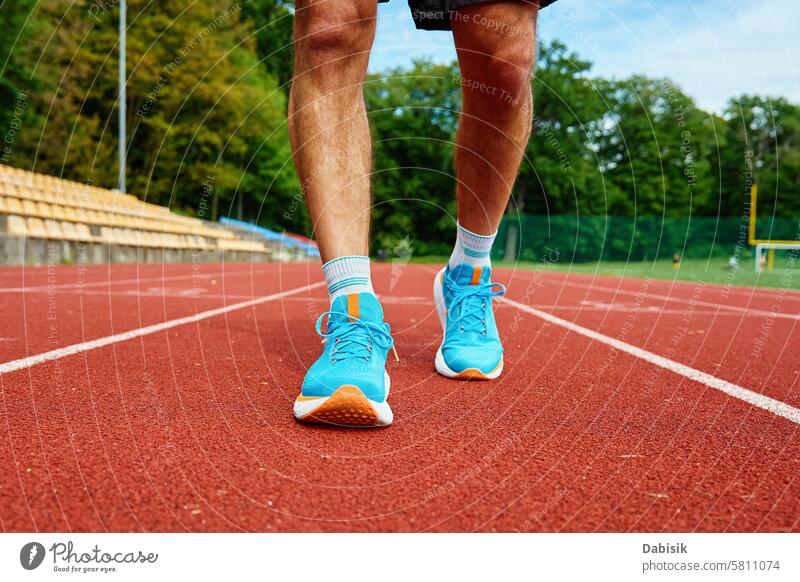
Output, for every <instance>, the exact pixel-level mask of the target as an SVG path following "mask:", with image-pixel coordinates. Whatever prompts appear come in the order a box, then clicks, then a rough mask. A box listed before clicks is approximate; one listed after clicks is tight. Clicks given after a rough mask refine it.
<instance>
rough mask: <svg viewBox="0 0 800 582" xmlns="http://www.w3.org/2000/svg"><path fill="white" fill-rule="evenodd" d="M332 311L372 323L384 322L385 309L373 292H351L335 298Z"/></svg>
mask: <svg viewBox="0 0 800 582" xmlns="http://www.w3.org/2000/svg"><path fill="white" fill-rule="evenodd" d="M331 311H333V312H334V313H343V314H347V315H349V316H351V317H357V318H358V319H361V320H363V321H369V322H372V323H381V322H383V309H381V304H380V302H379V301H378V298H377V297H375V296H374V295H373V294H372V293H350V294H348V295H340V296H339V297H337V298H336V299H334V300H333V304H332V305H331Z"/></svg>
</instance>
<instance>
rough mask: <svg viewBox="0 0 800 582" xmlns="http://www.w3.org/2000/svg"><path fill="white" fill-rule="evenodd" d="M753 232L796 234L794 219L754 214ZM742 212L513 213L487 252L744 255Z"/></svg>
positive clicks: (574, 256)
mask: <svg viewBox="0 0 800 582" xmlns="http://www.w3.org/2000/svg"><path fill="white" fill-rule="evenodd" d="M757 225H758V232H757V237H758V238H770V239H784V240H800V220H798V219H791V218H774V219H771V218H769V217H759V218H758V222H757ZM747 229H748V219H747V217H741V218H713V217H696V218H662V217H656V216H644V217H637V218H633V217H627V216H563V215H561V216H541V215H530V214H526V215H517V216H509V217H506V218H505V219H504V220H503V223H502V224H501V226H500V231H499V233H498V243H496V244H495V245H494V251H493V258H495V259H510V260H514V259H519V260H525V261H534V262H538V261H542V260H547V259H546V257H554V256H555V255H556V254H557V256H558V257H559V260H560V261H572V262H589V261H598V260H607V261H626V260H627V261H639V260H654V259H669V258H670V257H672V256H673V254H674V253H678V254H680V255H681V256H682V257H697V258H700V257H710V256H732V255H734V254H744V255H748V254H749V253H750V251H751V250H752V249H751V247H750V246H749V245H748V243H747Z"/></svg>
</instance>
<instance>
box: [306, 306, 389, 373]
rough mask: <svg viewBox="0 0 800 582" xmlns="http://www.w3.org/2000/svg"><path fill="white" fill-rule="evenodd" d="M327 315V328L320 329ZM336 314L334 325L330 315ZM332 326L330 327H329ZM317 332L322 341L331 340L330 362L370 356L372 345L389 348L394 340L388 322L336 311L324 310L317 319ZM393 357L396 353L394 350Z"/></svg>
mask: <svg viewBox="0 0 800 582" xmlns="http://www.w3.org/2000/svg"><path fill="white" fill-rule="evenodd" d="M326 316H327V317H328V329H327V330H326V332H325V333H323V331H322V322H323V320H324V319H325V317H326ZM333 316H336V321H335V324H334V325H331V317H333ZM331 328H332V329H331ZM317 333H318V334H319V336H320V337H322V338H323V341H333V342H334V345H333V349H332V350H331V362H332V363H336V362H339V361H343V360H347V359H350V358H364V359H365V360H369V359H370V358H372V346H373V345H376V346H378V347H379V348H381V349H384V350H390V349H393V348H394V340H393V339H392V336H391V329H390V328H389V324H388V323H381V324H378V323H372V322H369V321H364V320H362V319H358V318H356V317H350V316H348V315H345V314H343V313H341V312H338V311H326V312H325V313H323V314H322V315H320V316H319V319H317ZM395 357H397V353H396V352H395Z"/></svg>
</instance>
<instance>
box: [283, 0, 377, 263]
mask: <svg viewBox="0 0 800 582" xmlns="http://www.w3.org/2000/svg"><path fill="white" fill-rule="evenodd" d="M376 13H377V5H376V0H348V1H347V2H342V1H340V0H298V2H297V3H296V12H295V19H294V20H295V29H294V39H295V40H294V47H295V55H296V57H295V69H294V80H293V82H292V90H291V96H290V99H289V133H290V135H291V138H292V147H293V149H294V160H295V165H296V166H297V172H298V174H299V176H300V180H301V184H302V187H303V190H304V192H305V196H306V201H307V203H308V209H309V212H310V214H311V219H312V221H313V223H314V232H315V234H316V239H317V242H318V244H319V248H320V253H321V255H322V260H323V261H324V262H327V261H330V260H331V259H334V258H336V257H341V256H346V255H359V256H366V255H367V254H368V248H369V240H368V239H369V217H370V209H371V208H370V207H371V201H370V171H371V167H370V166H371V160H372V149H371V145H370V135H369V127H368V126H367V116H366V111H365V107H364V94H363V89H362V84H363V81H364V75H365V74H366V71H367V64H368V62H369V53H370V49H371V48H372V40H373V38H374V36H375V17H376Z"/></svg>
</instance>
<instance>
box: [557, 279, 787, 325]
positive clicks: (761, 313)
mask: <svg viewBox="0 0 800 582" xmlns="http://www.w3.org/2000/svg"><path fill="white" fill-rule="evenodd" d="M564 284H565V285H568V286H570V287H580V288H582V289H589V290H590V291H600V292H604V293H611V294H614V295H617V294H618V295H630V296H632V297H636V296H639V297H647V298H648V299H658V300H662V301H673V302H676V303H684V304H687V305H701V306H703V307H715V308H717V309H724V310H727V311H735V312H737V313H746V314H752V315H759V316H764V317H770V318H772V317H774V318H777V319H792V320H796V321H800V315H795V314H793V313H781V312H780V311H766V310H764V309H753V308H750V307H739V306H737V305H725V304H723V303H713V302H711V301H701V300H700V299H686V298H685V297H673V296H672V295H659V294H657V293H646V292H644V291H641V292H640V291H631V290H628V289H617V288H616V287H604V286H603V285H586V284H584V283H575V282H573V281H565V282H564Z"/></svg>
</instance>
